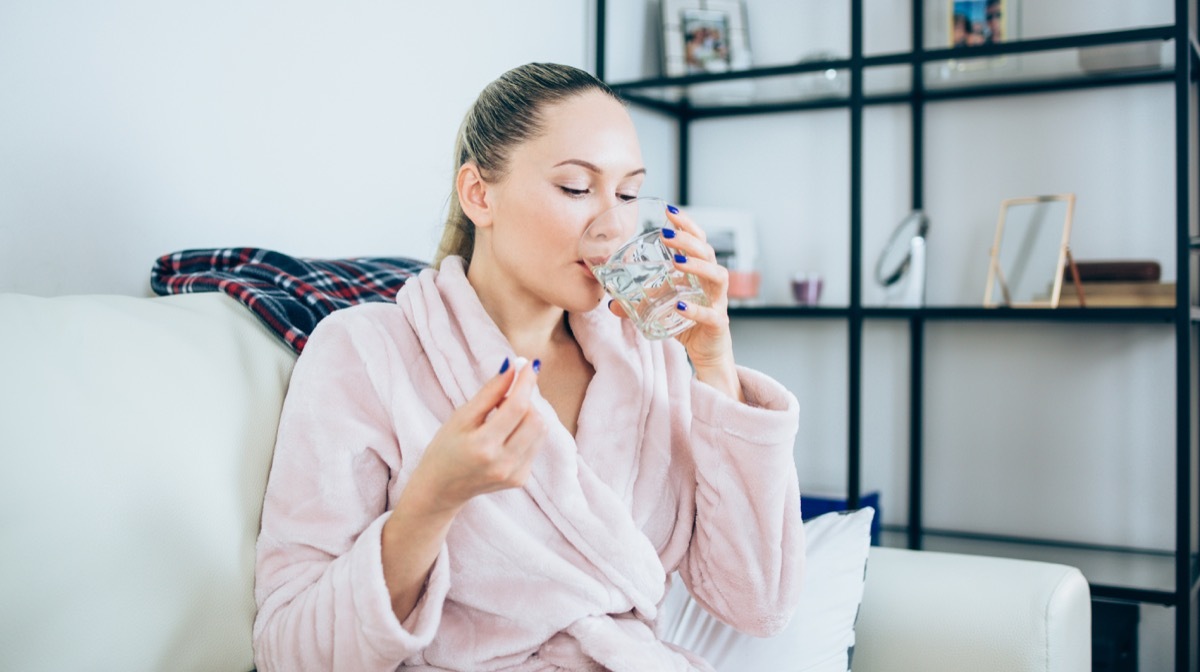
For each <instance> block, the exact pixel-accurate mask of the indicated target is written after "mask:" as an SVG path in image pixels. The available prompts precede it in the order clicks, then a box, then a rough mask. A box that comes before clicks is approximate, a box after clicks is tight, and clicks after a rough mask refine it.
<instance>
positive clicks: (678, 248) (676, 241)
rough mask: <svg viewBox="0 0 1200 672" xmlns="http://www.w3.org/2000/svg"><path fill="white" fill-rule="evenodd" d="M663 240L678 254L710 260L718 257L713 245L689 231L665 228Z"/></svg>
mask: <svg viewBox="0 0 1200 672" xmlns="http://www.w3.org/2000/svg"><path fill="white" fill-rule="evenodd" d="M662 241H663V244H664V245H666V246H667V248H668V249H670V250H671V251H672V252H674V253H677V254H682V255H684V256H687V257H699V258H701V259H708V260H709V261H713V260H715V259H716V258H717V252H716V250H714V249H713V247H712V245H709V244H708V243H707V242H705V241H703V240H701V239H699V238H697V237H696V236H694V235H692V234H690V233H688V232H687V231H674V230H671V229H663V232H662Z"/></svg>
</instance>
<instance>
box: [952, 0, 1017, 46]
mask: <svg viewBox="0 0 1200 672" xmlns="http://www.w3.org/2000/svg"><path fill="white" fill-rule="evenodd" d="M946 2H947V5H948V8H949V11H948V12H947V15H948V17H949V24H948V25H947V26H946V35H947V38H948V39H947V44H946V46H948V47H953V48H971V47H979V46H984V45H989V44H1001V43H1003V42H1006V41H1009V40H1011V39H1013V38H1014V37H1015V31H1016V22H1015V20H1014V19H1015V18H1016V17H1015V14H1016V4H1017V0H946Z"/></svg>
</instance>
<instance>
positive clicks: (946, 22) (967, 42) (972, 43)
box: [925, 0, 1021, 86]
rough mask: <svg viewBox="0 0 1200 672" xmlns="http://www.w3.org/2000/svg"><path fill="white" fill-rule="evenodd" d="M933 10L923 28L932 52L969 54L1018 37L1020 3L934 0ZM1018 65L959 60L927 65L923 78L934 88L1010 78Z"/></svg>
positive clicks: (1003, 60)
mask: <svg viewBox="0 0 1200 672" xmlns="http://www.w3.org/2000/svg"><path fill="white" fill-rule="evenodd" d="M933 8H934V9H933V10H932V11H930V12H927V13H926V24H925V25H926V34H927V35H928V36H929V41H928V42H927V44H928V45H929V46H930V47H932V48H934V49H938V48H943V47H949V48H953V49H964V50H970V49H971V48H973V47H980V46H986V45H991V44H1001V43H1004V42H1012V41H1013V40H1016V39H1018V38H1019V37H1020V35H1019V32H1020V25H1021V24H1020V16H1019V14H1020V8H1021V0H935V4H934V5H933ZM1019 62H1020V59H1019V58H1013V57H1011V56H992V57H980V58H976V57H971V56H960V57H957V58H952V59H948V60H945V61H933V62H930V63H928V64H927V74H926V76H925V77H926V81H927V82H929V83H930V84H932V85H934V86H936V85H937V83H938V82H939V81H940V82H942V83H945V84H946V85H953V84H954V83H956V82H958V83H961V82H971V81H986V80H993V79H996V78H1001V77H1005V76H1010V75H1012V74H1014V72H1015V70H1017V68H1018V64H1019Z"/></svg>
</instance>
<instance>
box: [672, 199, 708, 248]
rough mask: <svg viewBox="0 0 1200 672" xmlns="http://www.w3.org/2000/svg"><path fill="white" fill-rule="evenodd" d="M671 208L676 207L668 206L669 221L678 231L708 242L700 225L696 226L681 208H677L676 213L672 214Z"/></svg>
mask: <svg viewBox="0 0 1200 672" xmlns="http://www.w3.org/2000/svg"><path fill="white" fill-rule="evenodd" d="M671 207H674V206H668V208H667V219H669V220H670V221H671V223H672V224H674V225H675V228H676V229H678V230H680V231H686V232H687V233H690V234H692V235H693V236H695V237H697V238H699V239H700V240H708V236H707V235H706V234H705V233H704V229H702V228H700V225H698V224H696V222H695V221H693V220H692V218H691V217H688V216H687V214H686V213H685V212H684V211H682V210H680V209H679V208H675V212H671Z"/></svg>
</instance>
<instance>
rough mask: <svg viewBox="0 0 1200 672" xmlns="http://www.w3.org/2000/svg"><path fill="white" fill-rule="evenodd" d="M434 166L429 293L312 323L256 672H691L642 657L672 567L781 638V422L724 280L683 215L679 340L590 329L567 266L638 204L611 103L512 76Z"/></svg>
mask: <svg viewBox="0 0 1200 672" xmlns="http://www.w3.org/2000/svg"><path fill="white" fill-rule="evenodd" d="M455 161H456V165H457V166H458V168H457V173H456V175H455V182H454V189H453V193H452V198H451V201H450V203H451V213H450V216H449V219H448V221H447V224H446V232H445V237H444V239H443V241H442V246H441V249H440V250H439V257H440V260H439V264H438V270H436V271H435V270H427V271H424V272H423V273H421V274H420V276H418V277H417V278H415V279H413V280H410V281H409V282H408V283H407V284H406V285H405V287H404V288H403V290H402V291H401V292H400V294H399V295H398V296H397V302H396V305H383V304H366V305H361V306H356V307H353V308H349V309H345V310H342V311H338V312H337V313H334V314H333V315H331V316H330V317H328V318H326V319H325V320H324V321H322V322H321V323H320V325H319V326H318V328H317V329H316V330H314V333H313V334H312V336H311V338H310V340H309V343H308V345H307V346H306V348H305V350H304V354H303V355H302V356H301V357H300V359H299V360H298V361H297V364H296V368H295V371H294V373H293V375H292V379H291V384H290V387H289V391H288V395H287V400H286V402H285V404H284V409H283V414H282V417H281V420H280V426H279V434H278V438H277V443H276V450H275V457H274V462H273V465H272V469H271V476H270V482H269V484H268V488H267V496H266V501H265V503H264V508H263V519H262V531H261V534H260V537H259V542H258V567H257V582H256V589H255V594H256V600H257V602H258V607H259V612H258V618H257V620H256V622H255V627H254V643H255V660H256V663H257V665H258V669H259V670H262V671H263V672H271V671H272V670H300V669H326V670H328V669H334V670H339V671H341V670H394V669H397V668H398V667H404V668H413V669H426V670H557V669H570V670H603V669H610V670H691V669H701V670H706V669H710V668H709V666H708V665H707V664H706V663H705V662H704V661H703V660H702V659H700V658H699V657H698V656H696V655H694V654H691V653H689V652H683V651H679V650H676V649H675V648H673V647H671V646H669V645H667V644H664V643H662V642H660V641H659V640H658V638H657V637H656V635H655V633H654V629H653V628H654V623H655V619H656V617H657V609H658V606H659V604H660V603H661V601H662V599H663V596H664V594H665V589H666V587H667V585H668V583H667V582H668V577H669V576H670V575H671V573H672V572H674V571H676V570H678V572H679V575H680V577H681V578H682V580H683V581H684V582H685V584H686V585H687V586H688V588H689V589H690V591H691V592H692V594H693V595H694V597H695V598H696V599H697V600H698V601H700V603H701V604H702V605H704V606H705V607H706V608H707V609H708V610H709V611H710V612H712V613H713V614H715V615H716V616H718V617H719V618H721V619H722V620H724V621H726V622H727V623H729V624H731V625H733V626H734V627H736V628H738V629H740V630H743V631H746V632H749V633H751V634H755V635H760V636H761V635H767V634H770V633H772V632H774V631H777V630H778V629H779V628H781V627H782V626H783V625H784V624H786V622H787V621H788V619H789V617H790V615H791V613H792V611H793V610H794V608H795V606H796V602H797V600H798V591H799V580H800V570H801V566H802V564H803V554H804V540H803V528H802V526H801V522H800V507H799V490H798V487H797V481H796V474H795V468H794V466H793V463H792V443H793V441H794V438H795V434H796V425H797V405H796V401H795V398H794V397H793V396H792V395H791V394H790V393H788V392H787V391H786V390H785V389H783V388H782V387H781V386H780V385H779V384H778V383H775V382H774V381H772V380H770V379H769V378H767V377H766V376H763V375H762V374H760V373H756V372H753V371H750V370H747V369H743V368H739V367H736V366H735V364H734V360H733V350H732V342H731V339H730V333H729V321H728V318H727V316H726V310H725V309H726V305H727V300H726V286H727V279H726V274H725V272H724V270H723V269H722V268H721V267H720V266H718V265H717V264H716V263H715V260H714V259H715V256H714V253H713V250H712V248H711V247H710V246H709V245H708V244H707V243H705V240H704V233H703V231H702V230H701V229H700V228H699V227H698V226H697V225H696V224H695V223H693V222H692V221H691V220H690V219H688V218H687V217H686V216H685V215H683V214H682V213H678V212H675V213H674V214H672V216H671V217H672V221H673V222H674V223H675V225H676V227H677V232H676V235H674V236H673V237H670V238H667V237H665V236H664V240H665V242H666V243H667V245H669V246H670V247H672V248H673V249H674V250H675V251H676V252H677V253H678V254H679V255H680V256H679V257H678V258H679V259H684V261H681V262H679V267H680V268H686V270H688V271H690V272H692V273H694V274H696V275H697V276H698V277H699V278H700V280H701V282H702V285H703V287H704V289H705V291H706V293H707V294H708V296H709V299H710V302H711V304H712V306H711V307H706V306H685V305H681V306H680V310H682V311H683V312H684V314H685V315H687V316H688V317H689V318H691V319H693V320H695V323H696V324H695V326H693V327H692V328H691V329H689V330H687V331H685V332H683V333H682V334H680V335H679V336H678V337H677V340H668V341H656V342H651V341H648V340H646V339H644V338H643V337H641V336H640V335H639V334H638V333H637V332H636V330H635V329H634V328H633V327H632V325H631V324H630V323H629V321H628V320H625V319H621V318H622V316H620V315H617V314H616V313H618V312H620V309H619V308H617V309H612V310H610V309H606V308H605V307H604V306H602V305H601V302H602V299H603V298H604V294H603V290H602V289H601V287H600V286H599V284H598V283H597V282H596V280H595V279H594V278H593V277H592V275H591V273H590V272H589V271H588V270H587V268H586V267H584V266H583V264H582V263H580V260H579V259H578V256H577V254H576V252H575V249H576V241H577V240H578V238H579V236H580V235H581V233H582V232H583V228H584V227H585V225H586V224H587V223H588V222H589V221H591V219H592V218H594V217H595V216H596V215H597V214H599V213H600V212H602V211H603V210H605V209H607V208H609V207H612V206H613V205H615V204H617V203H620V202H621V201H622V200H627V199H631V198H633V197H634V196H636V195H637V194H638V190H639V189H640V186H641V182H642V179H643V176H644V174H645V170H644V168H643V166H642V159H641V151H640V149H639V146H638V141H637V136H636V133H635V130H634V127H633V123H632V121H631V119H630V117H629V114H628V113H627V111H626V110H625V107H624V105H623V104H622V103H621V102H620V101H619V99H618V98H617V97H616V95H615V94H614V93H613V92H612V91H610V90H609V89H608V88H607V87H606V86H605V85H604V84H603V83H602V82H600V81H598V80H596V79H595V78H593V77H592V76H591V75H588V74H587V73H585V72H583V71H580V70H577V69H575V68H570V67H566V66H559V65H542V64H530V65H527V66H522V67H519V68H516V69H514V70H512V71H509V72H508V73H505V74H504V75H503V76H501V77H500V78H499V79H498V80H496V81H495V82H493V83H492V84H490V85H489V86H488V87H487V88H486V89H485V90H484V91H483V92H482V93H481V94H480V96H479V99H478V100H477V101H476V102H475V104H474V106H473V107H472V108H471V110H470V112H469V113H468V114H467V117H466V119H465V120H464V122H463V125H462V128H461V130H460V132H459V138H458V143H457V148H456V151H455ZM673 210H674V209H673ZM668 235H669V234H668ZM518 358H525V359H528V360H529V361H531V362H532V363H531V364H530V365H528V366H524V367H518V366H513V363H514V362H518V361H519V360H518ZM689 360H690V366H689ZM693 368H694V373H693ZM518 369H519V370H518ZM497 371H498V372H499V373H497Z"/></svg>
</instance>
